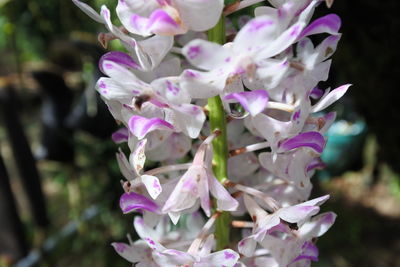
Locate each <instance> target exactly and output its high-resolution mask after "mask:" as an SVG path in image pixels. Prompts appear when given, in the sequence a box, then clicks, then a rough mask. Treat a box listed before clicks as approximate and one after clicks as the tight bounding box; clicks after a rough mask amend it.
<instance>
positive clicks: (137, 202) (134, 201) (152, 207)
mask: <svg viewBox="0 0 400 267" xmlns="http://www.w3.org/2000/svg"><path fill="white" fill-rule="evenodd" d="M119 206H120V208H121V210H122V212H123V213H124V214H126V213H129V212H132V211H136V210H147V211H150V212H158V206H157V204H156V203H155V202H153V201H152V200H150V199H148V198H147V197H145V196H142V195H139V194H136V193H135V192H130V193H124V194H122V196H121V198H120V199H119Z"/></svg>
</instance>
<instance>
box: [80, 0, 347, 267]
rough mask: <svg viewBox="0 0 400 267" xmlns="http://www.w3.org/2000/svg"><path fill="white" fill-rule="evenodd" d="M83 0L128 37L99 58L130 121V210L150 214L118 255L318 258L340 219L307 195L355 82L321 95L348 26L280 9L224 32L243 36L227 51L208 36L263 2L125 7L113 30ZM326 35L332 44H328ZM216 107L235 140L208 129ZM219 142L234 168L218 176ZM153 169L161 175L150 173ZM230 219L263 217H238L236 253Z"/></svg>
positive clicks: (126, 139)
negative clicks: (224, 221) (336, 108)
mask: <svg viewBox="0 0 400 267" xmlns="http://www.w3.org/2000/svg"><path fill="white" fill-rule="evenodd" d="M73 1H74V3H75V4H76V5H77V6H78V7H79V8H81V9H82V11H84V12H85V13H86V14H88V15H89V16H90V17H91V18H92V19H94V20H96V21H97V22H99V23H102V24H104V26H105V27H106V29H107V32H106V33H101V34H100V35H99V41H100V42H101V43H102V44H103V45H104V46H106V45H107V43H108V42H110V41H111V40H115V39H117V40H119V41H120V42H121V44H122V45H123V46H124V47H125V49H126V52H119V51H113V52H108V53H106V54H105V55H104V56H103V57H102V58H101V60H100V62H99V67H100V69H101V71H102V72H103V73H104V74H105V75H106V77H102V78H100V79H99V81H98V82H97V86H96V88H97V90H98V92H99V93H100V94H101V96H102V98H103V99H104V101H105V103H106V104H107V106H108V108H109V110H110V112H111V114H112V115H113V116H114V118H115V119H116V120H117V121H118V122H119V123H120V125H121V126H122V127H121V129H120V130H118V131H117V132H115V133H114V134H113V136H112V138H113V140H114V141H115V142H116V143H118V144H121V143H127V145H128V147H129V149H130V154H129V155H128V156H127V155H125V154H124V153H123V152H122V150H120V151H119V152H118V153H117V160H118V163H119V167H120V169H121V172H122V174H123V176H124V177H125V179H126V181H124V182H123V188H124V190H125V192H124V193H123V194H122V196H121V198H120V207H121V209H122V212H123V213H130V212H137V213H140V214H141V216H138V217H135V220H134V226H135V229H136V232H137V233H138V235H139V237H140V239H139V240H137V241H132V240H130V242H129V244H125V243H113V246H114V248H115V250H116V252H117V253H119V254H120V255H121V256H122V257H124V258H125V259H126V260H128V261H130V262H132V263H136V264H137V265H136V266H196V267H200V266H204V267H209V266H231V267H232V266H235V267H239V266H260V267H261V266H308V265H309V264H310V263H311V261H316V260H317V259H318V249H317V247H316V244H315V240H316V237H319V236H321V235H322V234H324V233H325V232H326V231H327V230H328V229H329V228H330V226H331V225H332V224H333V223H334V221H335V218H336V215H335V214H334V213H332V212H327V213H322V214H319V215H317V214H318V213H319V210H320V208H319V206H320V205H321V204H323V203H324V202H325V201H326V200H327V199H328V198H329V196H328V195H327V196H322V197H318V198H315V199H312V200H308V198H309V196H310V192H311V189H312V184H311V182H310V178H311V176H312V175H313V173H314V172H315V170H316V169H319V168H322V167H323V165H324V164H323V162H322V161H321V159H320V155H321V153H322V152H323V149H324V146H325V143H326V138H325V137H324V133H325V132H326V130H327V129H328V128H329V126H330V125H331V124H332V123H333V121H334V119H335V113H334V112H329V113H326V112H322V111H323V110H324V109H325V108H326V107H328V106H330V105H331V104H332V103H334V102H335V101H336V100H338V99H339V98H340V97H342V96H343V95H344V93H345V92H346V91H347V89H348V87H349V86H350V85H343V86H340V87H338V88H336V89H334V90H330V89H329V88H328V89H321V88H319V87H318V85H319V84H320V82H321V81H326V80H327V78H328V72H329V68H330V65H331V60H330V59H329V58H330V56H331V55H332V54H333V53H334V51H335V50H336V46H337V43H338V41H339V39H340V33H339V32H338V31H339V28H340V24H341V22H340V18H339V17H338V16H337V15H335V14H329V15H326V16H324V17H321V18H318V19H314V20H312V15H313V13H314V9H315V8H316V7H317V6H318V5H319V4H320V3H321V2H322V1H321V0H269V2H270V4H271V6H260V7H257V8H256V9H255V14H254V18H248V17H243V18H239V20H238V21H239V23H238V24H239V29H236V28H235V27H233V26H232V22H231V21H229V17H227V18H226V19H225V23H226V25H227V29H229V31H226V32H224V31H222V33H223V34H224V35H225V33H226V34H227V33H228V32H229V37H230V39H232V41H231V42H227V43H225V44H218V43H215V42H212V41H214V40H213V39H212V38H211V39H210V40H206V39H207V38H206V37H207V35H206V34H205V31H207V30H210V29H212V28H213V27H215V25H218V24H221V23H224V19H221V17H222V18H223V17H224V16H226V15H227V14H228V13H232V12H234V11H236V10H239V9H241V8H243V7H247V6H249V5H252V4H255V3H258V2H262V1H257V0H245V1H237V2H236V3H234V4H231V5H229V6H226V7H225V8H224V1H223V0H119V1H118V5H117V8H116V13H117V15H118V18H119V20H120V21H121V23H122V26H115V25H113V23H112V20H111V17H110V11H109V9H108V8H107V7H106V6H103V7H102V8H101V11H100V13H97V12H96V11H95V10H93V9H92V8H91V7H89V6H88V5H86V4H85V3H83V2H81V1H79V0H73ZM330 2H331V1H329V4H330ZM310 21H311V22H310ZM217 23H218V24H217ZM229 26H230V27H229ZM222 28H223V27H222ZM317 34H318V35H319V37H321V36H322V37H324V38H322V39H321V38H319V39H318V40H322V41H320V42H318V43H317V44H316V42H315V40H314V39H315V38H313V36H315V35H317ZM224 38H225V36H222V39H224ZM310 38H313V41H312V40H311V39H310ZM210 98H214V99H218V101H220V103H221V107H223V110H224V116H223V120H224V123H226V121H228V123H227V127H226V128H227V131H225V130H223V129H218V127H217V129H216V128H215V127H212V125H210V122H209V120H208V118H210V117H211V116H212V115H213V114H214V112H215V110H213V108H212V107H210V106H209V105H207V100H208V99H210ZM225 120H226V121H225ZM220 135H225V139H223V140H226V141H225V145H226V146H227V147H228V150H229V153H226V159H225V160H226V162H227V170H228V173H227V176H226V177H217V178H218V179H217V178H216V175H215V174H214V173H215V172H214V171H213V169H215V168H218V166H214V165H215V164H217V165H218V162H214V161H213V156H215V153H217V150H216V147H215V146H214V145H213V143H217V142H216V140H217V139H218V138H219V137H220ZM222 142H224V141H222ZM220 143H221V141H220ZM148 162H152V163H157V164H158V167H157V168H154V169H148V168H147V167H146V164H147V163H148ZM307 200H308V201H307ZM226 213H229V214H231V215H230V216H231V217H233V216H241V217H243V216H246V214H248V215H249V216H248V217H247V218H251V220H252V221H235V220H233V221H228V223H229V225H232V226H234V227H242V228H245V230H244V231H243V237H242V239H241V240H240V241H239V242H238V243H237V244H236V245H235V244H233V243H229V244H225V245H226V247H230V249H222V248H216V246H215V244H214V243H215V240H214V239H215V238H214V234H213V232H214V231H217V230H215V227H214V224H215V222H216V221H217V220H219V219H220V218H219V217H221V214H226ZM205 217H209V219H208V221H205V220H204V218H205ZM244 218H246V217H244ZM174 225H176V226H174ZM229 225H226V227H229ZM246 228H247V229H246ZM215 236H216V237H217V238H220V236H221V233H218V232H215Z"/></svg>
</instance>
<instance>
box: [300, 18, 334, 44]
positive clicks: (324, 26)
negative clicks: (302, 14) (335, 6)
mask: <svg viewBox="0 0 400 267" xmlns="http://www.w3.org/2000/svg"><path fill="white" fill-rule="evenodd" d="M340 26H341V20H340V18H339V16H338V15H336V14H329V15H326V16H324V17H321V18H319V19H316V20H314V21H313V22H312V23H311V24H310V25H308V26H307V27H306V28H305V29H304V30H303V32H302V33H301V34H300V36H299V39H301V38H304V37H305V36H309V35H312V34H318V33H329V34H337V33H338V31H339V29H340Z"/></svg>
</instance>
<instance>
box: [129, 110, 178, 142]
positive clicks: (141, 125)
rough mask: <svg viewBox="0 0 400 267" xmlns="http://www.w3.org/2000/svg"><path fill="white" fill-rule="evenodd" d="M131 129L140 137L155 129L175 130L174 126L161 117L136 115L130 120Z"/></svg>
mask: <svg viewBox="0 0 400 267" xmlns="http://www.w3.org/2000/svg"><path fill="white" fill-rule="evenodd" d="M128 126H129V130H130V131H131V132H132V133H133V134H134V135H135V136H136V137H137V138H139V139H142V138H143V137H145V136H146V134H147V133H149V132H151V131H154V130H173V129H174V126H172V125H171V124H170V123H168V122H166V121H165V120H163V119H160V118H151V119H147V118H145V117H142V116H138V115H134V116H132V117H131V118H130V119H129V122H128Z"/></svg>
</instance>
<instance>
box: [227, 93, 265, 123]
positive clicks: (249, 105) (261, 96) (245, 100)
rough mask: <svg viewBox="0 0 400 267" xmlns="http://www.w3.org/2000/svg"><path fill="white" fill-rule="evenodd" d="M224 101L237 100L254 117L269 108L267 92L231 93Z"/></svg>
mask: <svg viewBox="0 0 400 267" xmlns="http://www.w3.org/2000/svg"><path fill="white" fill-rule="evenodd" d="M224 100H236V101H237V102H239V103H240V104H241V105H242V106H243V108H244V109H245V110H246V111H248V112H249V113H250V114H251V116H253V117H254V116H256V115H257V114H259V113H261V112H262V111H263V110H264V109H265V107H266V106H267V104H268V93H267V91H265V90H254V91H249V92H240V93H231V94H228V95H226V96H225V97H224Z"/></svg>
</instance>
